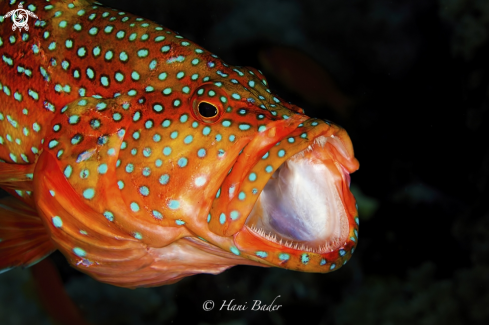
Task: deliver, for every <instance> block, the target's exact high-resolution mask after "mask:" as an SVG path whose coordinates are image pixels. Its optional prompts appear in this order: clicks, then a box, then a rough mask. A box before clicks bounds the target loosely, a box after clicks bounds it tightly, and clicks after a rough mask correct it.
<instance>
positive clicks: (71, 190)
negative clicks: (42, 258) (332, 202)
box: [0, 1, 358, 287]
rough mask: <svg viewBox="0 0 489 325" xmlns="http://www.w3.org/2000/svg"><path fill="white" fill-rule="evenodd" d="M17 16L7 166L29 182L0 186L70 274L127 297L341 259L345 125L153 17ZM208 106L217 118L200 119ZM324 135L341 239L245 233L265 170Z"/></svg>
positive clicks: (4, 99)
mask: <svg viewBox="0 0 489 325" xmlns="http://www.w3.org/2000/svg"><path fill="white" fill-rule="evenodd" d="M15 6H16V3H15V1H2V2H0V12H7V11H9V10H11V8H13V7H15ZM24 6H25V7H27V8H28V9H29V10H31V11H33V12H34V13H36V15H37V16H38V17H39V20H37V21H35V22H30V23H31V24H32V25H33V26H31V29H30V30H29V32H25V31H23V32H21V33H12V31H11V26H10V21H9V20H7V19H3V18H2V19H0V56H1V57H2V61H0V66H1V73H0V90H1V91H0V159H1V162H2V165H3V166H7V165H8V166H11V165H12V164H16V166H28V167H22V168H23V169H22V170H23V171H24V170H25V169H26V168H28V169H29V170H30V171H31V172H32V176H31V178H30V179H29V180H28V186H27V188H29V191H25V188H24V189H22V190H17V191H16V190H15V189H13V188H12V187H7V186H5V184H6V183H5V182H6V181H5V182H3V183H0V184H2V186H3V187H4V188H7V189H8V190H9V192H10V193H12V194H13V195H14V196H16V197H17V198H19V199H21V200H23V201H24V202H25V203H27V204H28V205H30V206H32V207H34V208H35V209H36V210H37V211H38V213H39V215H40V216H41V218H42V219H43V221H44V224H45V226H46V229H47V231H48V233H49V234H50V236H51V238H52V239H53V241H54V243H55V244H56V248H58V249H59V250H61V251H62V252H63V253H64V254H65V256H67V258H68V260H69V261H70V262H71V263H72V264H73V265H74V266H75V267H77V268H78V269H80V270H82V271H83V272H86V273H88V274H90V275H92V276H94V277H95V278H97V279H99V280H101V281H104V282H108V283H112V284H115V285H120V286H127V287H136V286H152V285H159V284H165V283H172V282H175V281H177V280H178V279H180V278H181V277H184V276H187V275H191V274H195V273H200V272H208V273H219V272H221V271H223V270H224V269H226V268H228V267H230V266H232V265H236V264H251V265H261V266H279V267H284V268H288V269H293V270H301V271H308V272H329V271H330V270H334V269H336V268H338V267H340V266H341V265H343V264H344V263H346V261H347V260H348V259H349V258H350V256H351V254H352V253H353V250H354V248H355V246H356V243H357V236H358V232H357V230H358V217H357V211H356V207H355V200H354V198H353V196H352V195H351V193H350V191H349V188H348V185H349V177H348V173H351V172H353V171H354V170H356V169H357V168H358V162H357V161H356V159H355V158H354V157H353V149H352V146H351V143H350V140H349V138H348V135H347V134H346V132H345V131H344V130H343V129H342V128H340V127H339V126H336V125H334V124H332V123H330V122H329V121H322V120H318V119H314V118H309V117H308V116H306V115H304V114H303V113H304V112H303V110H302V109H301V108H299V107H297V106H295V105H293V104H290V103H288V102H285V101H283V100H282V99H280V98H279V97H278V96H275V95H273V94H271V92H270V90H269V89H268V84H267V81H266V79H265V77H264V76H263V75H262V74H261V72H260V71H258V70H256V69H253V68H248V67H234V66H230V65H227V64H226V63H225V62H223V61H222V60H221V59H219V58H218V57H217V56H216V55H214V54H212V53H210V52H208V51H206V50H204V49H202V48H200V47H199V46H198V45H196V44H194V43H193V42H190V41H188V40H186V39H185V38H183V37H182V36H180V35H178V34H176V33H175V32H173V31H171V30H169V29H167V28H164V27H162V26H160V25H158V24H156V23H154V22H152V21H149V20H146V19H143V18H140V17H136V16H134V15H131V14H127V13H124V12H119V11H117V10H115V9H109V8H105V7H103V6H102V5H101V4H99V3H96V2H90V1H73V2H69V3H68V2H67V3H64V2H62V1H49V2H47V1H46V2H45V1H33V2H29V3H26V4H25V5H24ZM201 102H207V103H210V104H212V105H213V106H215V107H216V108H217V110H218V115H217V116H216V117H214V118H211V119H205V118H202V116H200V115H199V113H198V103H201ZM319 136H325V137H336V139H339V141H341V143H342V144H343V146H344V148H346V149H345V151H346V152H347V154H346V157H347V158H345V157H343V158H338V157H337V160H338V161H339V163H341V164H342V165H343V167H344V169H345V170H347V172H346V173H345V175H343V176H342V177H343V179H342V180H341V181H338V182H337V185H336V186H337V188H338V191H339V192H341V193H343V203H344V209H345V210H346V212H347V217H348V229H349V234H348V238H347V239H346V240H345V241H344V243H340V244H339V245H337V246H338V247H337V248H336V249H335V250H333V251H330V252H314V251H311V250H307V249H305V248H304V249H301V247H300V245H299V246H296V247H290V246H287V245H284V244H282V243H278V242H275V241H273V240H271V239H270V238H267V236H261V235H260V234H258V233H257V232H254V231H253V230H252V229H250V228H249V227H247V226H246V225H245V222H246V219H247V216H248V215H249V214H250V212H251V210H252V208H253V206H254V204H255V202H256V200H257V198H258V196H259V195H260V192H261V191H262V189H263V188H264V186H265V184H266V183H267V181H268V180H269V179H270V177H271V176H272V175H273V173H274V171H276V170H277V169H278V168H279V166H280V165H282V164H283V163H284V162H285V161H286V160H287V159H289V158H291V157H292V156H293V155H295V154H296V153H298V152H300V151H302V150H304V149H306V148H308V146H310V145H311V144H312V143H313V142H314V139H316V138H317V137H319ZM329 146H330V147H331V148H330V149H329V150H330V151H331V152H335V148H334V146H331V145H329ZM2 168H4V167H2ZM5 168H6V167H5ZM19 168H20V167H19ZM22 181H23V182H25V179H22ZM0 182H1V179H0ZM19 182H20V178H19Z"/></svg>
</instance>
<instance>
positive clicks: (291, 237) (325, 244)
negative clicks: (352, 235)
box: [245, 135, 351, 253]
mask: <svg viewBox="0 0 489 325" xmlns="http://www.w3.org/2000/svg"><path fill="white" fill-rule="evenodd" d="M349 158H350V157H349V155H348V153H347V150H346V149H345V147H344V146H343V143H342V141H341V140H340V139H339V138H338V137H335V136H334V135H333V136H329V137H326V136H324V135H321V136H318V137H316V138H315V139H314V141H313V142H312V144H311V145H309V146H308V147H307V148H306V149H304V150H302V151H300V152H298V153H296V154H295V155H293V156H292V157H290V158H289V159H287V160H286V161H285V162H284V163H283V164H282V165H281V166H280V167H279V168H278V169H277V170H276V171H275V172H274V174H273V175H272V177H271V178H270V179H269V180H268V182H267V184H266V185H265V187H264V188H263V190H262V191H261V194H260V196H259V198H258V200H257V201H256V203H255V205H254V207H253V209H252V211H251V213H250V214H249V216H248V218H247V220H246V222H245V225H246V227H248V229H249V230H251V232H253V233H254V234H255V235H258V236H260V237H263V238H265V239H267V240H269V241H273V242H276V243H279V244H281V245H284V246H286V247H289V248H295V249H300V250H302V251H310V252H315V253H327V252H331V251H333V250H335V249H337V248H338V247H340V246H342V245H343V244H344V242H345V240H346V239H347V237H348V233H349V221H348V209H347V208H346V204H347V202H346V201H348V202H349V200H348V198H345V193H344V191H345V189H346V191H347V192H348V193H346V195H351V193H350V192H349V189H348V188H349V183H350V176H349V173H350V171H349V170H348V169H347V168H346V167H345V166H344V165H343V164H342V163H341V162H342V161H343V162H345V161H348V160H349ZM345 185H346V186H345Z"/></svg>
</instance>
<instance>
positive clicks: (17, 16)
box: [4, 3, 38, 31]
mask: <svg viewBox="0 0 489 325" xmlns="http://www.w3.org/2000/svg"><path fill="white" fill-rule="evenodd" d="M10 16H12V21H13V22H14V24H13V25H12V30H16V29H17V28H18V29H19V30H21V29H22V28H24V29H25V30H26V31H28V30H29V25H27V21H28V20H29V16H31V17H34V18H38V17H37V16H36V15H35V14H34V13H33V12H32V11H30V10H26V9H23V7H22V3H19V8H18V9H15V10H11V11H9V12H7V14H6V15H5V16H4V17H10Z"/></svg>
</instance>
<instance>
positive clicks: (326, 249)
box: [248, 226, 346, 254]
mask: <svg viewBox="0 0 489 325" xmlns="http://www.w3.org/2000/svg"><path fill="white" fill-rule="evenodd" d="M248 228H249V229H250V230H251V231H252V232H254V233H255V234H257V235H259V236H261V237H263V238H265V239H266V240H269V241H271V242H274V243H277V244H279V245H282V246H285V247H289V248H292V249H296V250H301V251H306V252H311V253H317V254H324V253H330V252H332V251H333V250H334V249H336V248H337V247H338V242H339V239H338V238H334V239H333V240H330V241H329V242H327V243H325V244H324V245H322V246H319V247H317V248H313V247H310V246H306V245H304V244H301V243H295V242H293V241H290V242H289V241H287V240H282V238H280V240H277V235H276V234H272V233H271V232H269V233H266V232H265V230H263V229H261V228H257V227H255V226H251V227H248ZM345 245H346V243H345Z"/></svg>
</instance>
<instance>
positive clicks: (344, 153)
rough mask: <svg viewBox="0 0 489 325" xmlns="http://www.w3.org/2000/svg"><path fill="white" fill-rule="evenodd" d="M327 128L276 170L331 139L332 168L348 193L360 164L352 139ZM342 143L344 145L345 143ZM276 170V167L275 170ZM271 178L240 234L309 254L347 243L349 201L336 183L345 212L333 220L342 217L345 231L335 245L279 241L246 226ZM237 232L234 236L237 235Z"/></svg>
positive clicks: (326, 251)
mask: <svg viewBox="0 0 489 325" xmlns="http://www.w3.org/2000/svg"><path fill="white" fill-rule="evenodd" d="M328 126H330V127H328V128H324V129H323V130H322V131H321V132H320V133H318V134H317V135H316V136H315V137H314V138H312V140H311V141H310V142H309V143H310V144H309V145H308V146H307V147H306V148H304V149H301V150H297V151H296V152H294V153H293V154H292V155H291V156H290V157H289V158H287V159H286V160H284V161H283V162H282V163H281V165H280V167H279V168H281V167H282V166H284V165H285V164H286V163H287V162H289V161H293V160H297V159H302V158H303V157H301V155H302V156H305V153H307V152H314V151H315V150H314V149H315V146H320V148H316V151H317V149H319V150H321V149H322V148H324V146H325V145H326V144H327V141H328V140H330V139H334V140H330V141H331V142H330V144H331V145H333V146H334V148H335V149H337V150H336V151H337V152H335V153H334V154H332V156H333V158H334V162H335V165H336V167H337V168H336V175H337V176H340V177H341V182H340V183H341V184H342V185H343V184H347V187H348V191H349V185H350V173H352V172H354V171H355V170H357V169H358V167H359V164H358V161H357V160H356V159H355V158H354V155H353V151H352V148H351V140H350V138H349V137H348V136H347V135H346V132H345V131H344V130H343V129H342V128H339V127H336V128H337V129H336V130H335V131H333V132H331V125H329V123H328ZM345 135H346V137H345ZM287 136H288V135H287ZM287 136H285V137H283V138H282V139H281V140H280V141H283V139H285V138H287ZM280 141H278V142H280ZM319 142H324V143H319ZM343 142H346V144H345V143H343ZM345 147H346V148H345ZM325 150H328V149H325ZM339 161H343V163H344V164H342V163H340V162H339ZM279 168H277V170H278V169H279ZM332 172H335V171H332ZM271 179H272V177H270V179H269V180H268V181H267V183H266V184H265V186H264V187H262V188H261V190H260V193H259V195H258V199H257V200H256V201H255V203H254V205H253V209H252V210H251V212H250V213H249V214H248V216H247V218H246V221H245V222H244V224H243V227H242V229H241V231H242V230H243V229H246V230H247V231H248V232H250V233H251V234H253V235H255V236H257V237H259V238H261V239H264V240H266V241H268V242H272V243H275V244H280V245H283V246H284V247H286V248H287V249H290V250H294V251H297V252H299V251H302V252H304V251H306V252H311V253H319V254H324V253H329V252H332V251H334V250H335V249H338V248H340V247H342V246H343V245H345V244H346V240H347V238H348V233H349V228H350V227H351V222H349V219H351V215H352V214H351V213H350V211H348V209H347V204H348V202H346V201H347V200H346V198H345V193H344V191H343V190H341V188H343V187H344V186H342V187H341V188H338V186H337V184H336V183H335V181H333V182H334V184H335V187H336V190H337V194H338V196H339V198H340V199H341V202H342V206H343V209H344V213H341V215H339V216H335V218H342V220H341V222H343V223H344V222H346V227H343V228H344V229H343V230H342V235H341V238H339V240H336V241H335V243H333V244H332V245H329V246H328V245H327V244H324V246H323V247H322V246H321V245H317V243H316V245H308V242H307V241H290V240H288V241H286V240H285V239H284V238H280V234H279V233H278V232H276V233H272V232H269V233H267V232H266V231H264V230H263V229H258V228H256V227H254V225H250V224H248V220H249V218H250V216H251V215H252V213H253V211H254V209H255V207H256V206H257V204H258V202H260V197H261V195H262V193H263V191H264V189H265V187H266V185H267V184H268V183H269V182H270V180H271ZM349 194H350V195H351V192H349ZM355 210H356V208H355ZM238 233H239V232H238ZM238 233H236V235H237V234H238ZM277 235H279V236H278V237H277ZM327 240H328V238H324V241H323V242H326V241H327ZM316 242H317V241H316Z"/></svg>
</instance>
